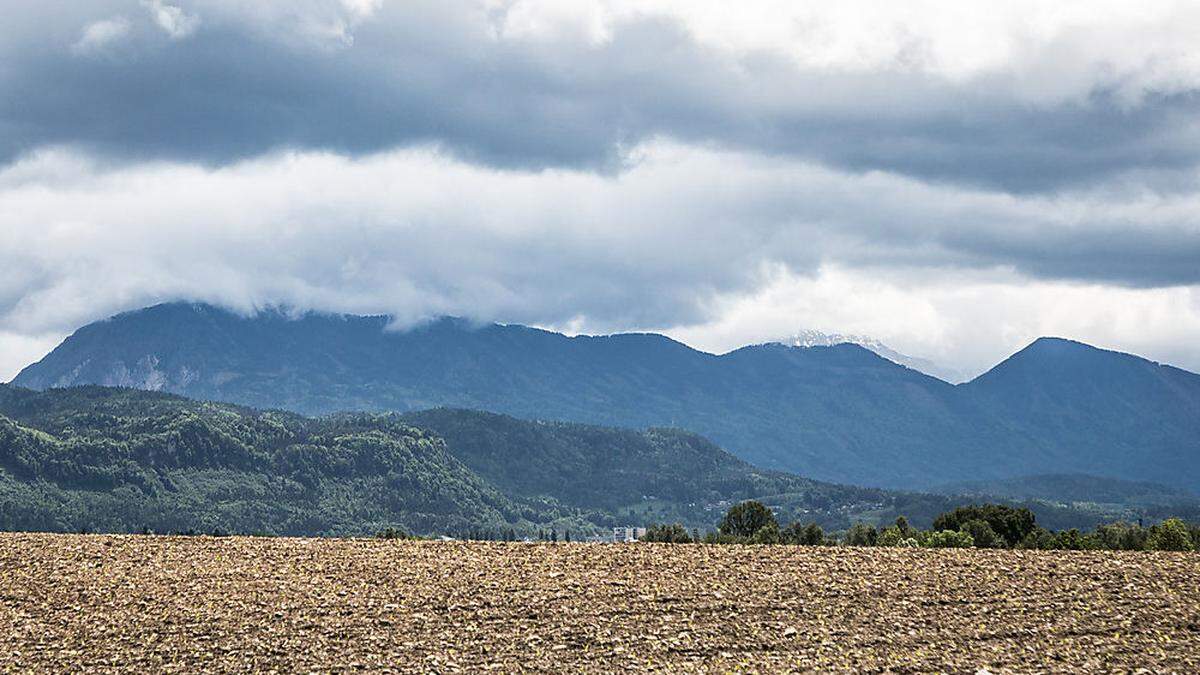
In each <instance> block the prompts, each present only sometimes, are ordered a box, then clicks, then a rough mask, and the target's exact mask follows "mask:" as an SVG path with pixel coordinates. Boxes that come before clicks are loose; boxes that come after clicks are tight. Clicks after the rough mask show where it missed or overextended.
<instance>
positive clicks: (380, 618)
mask: <svg viewBox="0 0 1200 675" xmlns="http://www.w3.org/2000/svg"><path fill="white" fill-rule="evenodd" d="M0 668H3V669H6V670H12V671H25V670H29V669H35V670H56V671H60V670H70V671H77V670H80V669H85V670H104V669H111V670H126V671H128V670H135V671H146V670H154V671H158V670H169V671H195V670H197V669H204V670H235V669H236V670H247V669H249V670H256V671H257V670H269V669H278V670H287V671H293V670H306V671H307V670H313V669H317V670H330V669H335V670H340V669H358V668H362V669H371V670H378V669H386V668H390V669H395V670H405V671H410V670H416V671H440V672H446V671H455V670H471V671H475V670H480V669H484V668H490V669H497V670H499V671H512V670H547V671H548V670H553V671H562V670H568V671H579V670H622V671H624V670H631V669H671V670H708V671H722V672H724V671H730V670H734V671H742V670H790V669H797V670H821V671H828V670H886V669H890V670H896V671H930V670H932V671H953V672H976V671H977V670H979V669H984V668H986V669H987V670H990V671H992V672H1004V671H1016V672H1030V671H1055V672H1062V671H1081V670H1098V671H1109V670H1114V669H1129V670H1135V669H1138V668H1147V669H1150V670H1151V671H1155V672H1169V671H1178V672H1190V673H1195V672H1200V554H1170V553H1111V552H1102V553H1090V552H1089V553H1071V552H1018V551H974V550H968V551H954V550H937V551H934V550H911V549H849V548H801V547H788V546H774V547H742V546H721V547H718V546H692V545H686V546H668V545H650V544H628V545H603V544H558V545H550V544H545V545H533V544H486V543H438V542H398V541H378V540H319V539H267V538H263V539H257V538H243V537H232V538H211V537H153V536H91V535H24V534H6V535H0Z"/></svg>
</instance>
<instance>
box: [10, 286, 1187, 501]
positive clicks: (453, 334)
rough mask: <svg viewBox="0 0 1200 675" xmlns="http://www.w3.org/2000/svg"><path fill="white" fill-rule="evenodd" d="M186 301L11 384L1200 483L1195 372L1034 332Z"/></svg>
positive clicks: (823, 465)
mask: <svg viewBox="0 0 1200 675" xmlns="http://www.w3.org/2000/svg"><path fill="white" fill-rule="evenodd" d="M387 323H388V322H387V319H385V318H381V317H346V316H326V315H314V314H307V315H303V316H300V317H289V316H285V315H283V314H281V313H278V312H264V313H261V314H259V315H256V316H254V317H243V316H239V315H236V314H233V313H230V312H228V311H225V310H221V309H218V308H214V307H210V306H206V305H189V304H171V305H161V306H158V307H153V308H149V309H146V310H142V311H139V312H132V313H127V314H122V315H119V316H117V317H114V318H113V319H110V320H107V321H102V322H98V323H95V324H92V325H89V326H86V327H84V328H81V329H80V330H79V331H78V332H76V333H75V334H74V335H72V336H71V337H70V338H68V339H67V340H66V341H65V342H64V343H63V344H62V345H61V346H60V347H58V348H57V349H55V350H54V351H53V352H52V353H50V354H49V355H48V356H47V357H46V358H45V359H43V360H42V361H41V362H39V363H37V364H34V365H32V366H30V367H29V368H27V369H25V370H24V371H23V372H22V373H21V374H20V375H19V376H18V378H17V379H16V380H15V382H16V383H18V384H21V385H23V386H29V387H33V388H39V389H40V388H46V387H54V386H64V385H74V384H85V383H96V384H109V385H128V386H134V387H140V388H145V389H159V390H164V391H172V392H176V393H181V394H185V395H187V396H190V397H194V398H202V399H212V400H222V401H230V402H235V403H241V404H246V405H253V406H256V407H261V408H284V409H288V410H293V411H296V412H301V413H305V414H324V413H329V412H333V411H338V410H375V411H379V410H394V411H401V412H407V411H414V410H422V409H427V408H433V407H439V406H449V407H458V408H473V409H479V410H490V411H495V412H500V413H505V414H509V415H514V416H516V417H520V418H536V419H551V420H564V421H574V422H582V423H589V424H599V425H608V426H621V427H632V428H646V427H671V428H684V429H688V430H689V431H693V432H696V433H699V434H701V435H703V436H705V437H707V438H711V439H712V440H713V441H714V442H715V443H717V444H719V445H720V446H721V447H723V448H726V449H728V450H730V451H731V452H733V453H735V454H736V455H737V456H739V457H741V458H742V459H745V460H747V461H749V462H751V463H753V464H755V465H757V466H760V467H764V468H770V469H778V470H785V471H790V472H793V473H797V474H801V475H804V476H809V477H812V478H816V479H821V480H827V481H833V482H840V483H855V484H860V485H877V486H886V487H896V488H903V489H920V488H926V487H930V486H935V485H939V484H943V483H946V482H952V481H964V480H991V479H1003V478H1011V477H1015V476H1020V475H1027V474H1033V473H1089V474H1095V475H1102V476H1108V477H1113V478H1121V479H1130V480H1151V481H1157V482H1162V483H1166V484H1169V485H1173V486H1177V487H1185V488H1189V489H1193V490H1195V489H1200V408H1198V407H1197V401H1198V400H1200V376H1197V375H1194V374H1191V373H1186V372H1184V371H1180V370H1177V369H1172V368H1168V367H1165V366H1159V365H1157V364H1152V363H1150V362H1148V361H1145V360H1144V359H1139V358H1137V357H1133V356H1129V355H1123V354H1114V353H1112V352H1103V351H1102V350H1095V349H1092V348H1089V347H1086V346H1083V345H1077V346H1076V345H1073V344H1072V345H1067V346H1068V347H1069V348H1067V349H1059V348H1058V347H1061V346H1062V345H1061V344H1060V343H1062V342H1063V341H1039V342H1038V343H1035V345H1033V346H1031V347H1030V348H1029V349H1027V350H1024V351H1023V352H1021V353H1019V354H1017V355H1014V356H1013V357H1012V358H1011V359H1009V360H1008V361H1006V362H1005V363H1004V364H1001V365H1000V366H998V367H997V368H996V369H994V370H993V371H992V372H990V373H988V374H987V375H985V376H983V377H981V378H979V379H977V380H976V381H974V382H971V383H969V384H966V385H959V386H953V385H950V384H947V383H945V382H942V381H940V380H937V379H935V378H931V377H927V376H925V375H922V374H920V373H918V372H916V371H913V370H910V369H907V368H904V367H902V366H898V365H896V364H895V363H892V362H890V361H887V360H886V359H883V358H880V357H879V356H877V355H875V354H873V353H871V352H869V351H867V350H866V349H863V348H861V347H858V346H855V345H836V346H832V347H811V348H795V347H786V346H783V345H758V346H753V347H746V348H743V349H739V350H736V351H734V352H731V353H728V354H723V355H719V356H718V355H713V354H707V353H703V352H699V351H696V350H693V349H690V348H689V347H687V346H685V345H682V344H680V343H678V342H675V341H673V340H670V339H668V338H665V337H663V336H659V335H650V334H630V335H613V336H605V337H588V336H579V337H567V336H564V335H560V334H556V333H552V332H548V331H543V330H537V329H532V328H527V327H522V326H501V325H485V326H475V325H471V324H468V323H466V322H463V321H459V320H453V319H444V320H440V321H436V322H433V323H430V324H427V325H423V326H419V327H417V328H414V329H411V330H404V331H398V330H389V329H388V328H387Z"/></svg>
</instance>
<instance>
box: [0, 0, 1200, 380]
mask: <svg viewBox="0 0 1200 675" xmlns="http://www.w3.org/2000/svg"><path fill="white" fill-rule="evenodd" d="M733 7H736V8H737V9H736V11H735V10H732V9H730V8H733ZM0 8H2V9H3V12H2V14H3V16H4V21H3V22H0V380H7V379H9V378H11V377H12V376H13V375H15V374H16V372H17V371H18V370H19V369H20V368H21V367H23V366H24V365H26V364H28V363H29V362H31V361H33V360H36V359H38V358H40V357H41V356H42V355H43V354H44V353H45V352H46V351H48V350H49V349H50V348H52V347H53V346H54V345H55V344H57V342H58V341H60V340H61V339H62V338H63V337H64V336H65V335H66V334H68V333H70V332H71V331H72V330H73V329H74V328H76V327H78V326H79V325H82V324H84V323H87V322H89V321H93V320H96V319H100V318H103V317H106V316H108V315H111V314H113V313H115V312H118V311H122V310H127V309H134V308H137V307H141V306H145V305H148V304H153V303H156V302H161V301H167V300H177V299H186V300H201V301H209V302H214V303H220V304H224V305H226V306H229V307H232V308H234V309H238V310H241V311H247V312H250V311H253V310H254V309H255V308H257V307H263V306H268V305H286V306H290V307H295V308H302V309H316V310H323V311H337V312H354V313H389V314H392V315H394V316H395V317H397V322H398V324H399V325H404V324H407V323H411V322H413V321H418V320H421V319H422V318H426V317H430V316H435V315H441V314H454V315H460V316H469V317H474V318H478V319H483V320H497V321H503V322H519V323H530V324H536V325H541V326H546V327H551V328H557V329H561V330H567V331H572V332H612V331H621V330H657V331H665V332H667V333H669V334H671V335H673V336H675V337H677V338H679V339H682V340H684V341H685V342H687V343H689V344H692V345H694V346H696V347H699V348H703V349H707V350H710V351H723V350H727V349H730V348H733V347H736V346H738V345H741V344H745V343H750V342H759V341H764V340H768V339H772V338H777V337H781V336H784V335H787V334H789V333H792V332H795V331H797V330H799V329H801V328H810V329H818V330H824V331H827V332H843V333H861V334H867V335H871V336H874V337H876V338H879V339H881V340H883V341H884V342H886V343H888V344H889V345H891V346H892V347H894V348H895V349H898V350H900V351H902V352H905V353H909V354H911V355H914V356H921V357H927V358H931V359H934V360H935V361H938V362H940V363H943V364H945V365H947V366H950V367H952V368H957V369H961V370H964V371H967V372H970V373H975V372H979V371H981V370H983V369H985V368H987V367H989V366H991V365H993V364H994V363H995V362H996V361H998V360H1000V359H1002V358H1004V357H1005V356H1007V355H1008V354H1009V353H1011V352H1012V351H1015V350H1016V349H1019V348H1020V347H1022V346H1024V345H1025V344H1026V343H1028V342H1029V341H1031V340H1032V339H1034V338H1036V337H1038V336H1040V335H1059V336H1065V337H1072V338H1076V339H1080V340H1083V341H1085V342H1090V343H1093V344H1097V345H1099V346H1104V347H1108V348H1115V349H1121V350H1124V351H1132V352H1135V353H1139V354H1142V355H1144V356H1147V357H1149V358H1153V359H1156V360H1160V361H1166V362H1170V363H1174V364H1177V365H1180V366H1183V367H1185V368H1189V369H1191V370H1195V371H1200V115H1198V114H1197V113H1200V48H1198V47H1197V46H1196V45H1197V39H1196V30H1195V28H1196V26H1200V3H1195V2H1193V1H1189V2H1154V1H1153V0H1144V1H1143V2H1140V3H1129V2H1112V3H1109V2H1099V1H1097V0H1088V1H1086V2H1065V1H1064V2H1054V3H1048V2H1007V3H1002V4H1000V3H995V2H968V1H962V0H960V1H957V2H936V3H935V2H904V3H896V2H886V1H881V2H861V1H857V2H856V1H851V0H840V1H839V2H837V3H827V2H823V3H801V2H792V1H779V2H768V1H764V2H749V1H744V2H739V3H728V2H715V1H714V2H698V1H696V0H686V1H684V0H637V1H634V0H630V1H628V2H626V1H622V0H612V1H610V2H603V1H593V2H573V1H570V0H544V1H541V0H539V1H525V0H434V1H430V2H424V1H422V0H405V1H403V2H398V1H397V2H387V1H386V0H256V1H255V2H244V1H242V0H195V1H192V2H182V1H179V2H167V1H166V0H143V1H140V2H139V1H137V0H130V1H119V0H112V1H107V0H69V1H68V0H47V1H43V2H38V3H30V2H24V1H21V0H0Z"/></svg>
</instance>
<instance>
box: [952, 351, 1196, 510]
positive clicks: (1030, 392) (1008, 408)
mask: <svg viewBox="0 0 1200 675" xmlns="http://www.w3.org/2000/svg"><path fill="white" fill-rule="evenodd" d="M963 389H964V392H965V393H967V394H970V395H972V396H974V397H975V398H976V400H978V401H979V402H980V404H981V405H982V406H984V407H986V408H987V409H989V410H991V411H993V412H994V414H995V415H996V416H997V417H998V418H999V419H1002V420H1004V421H1005V423H1006V424H1007V425H1008V429H1007V431H1008V432H1009V434H1010V440H1009V443H1010V444H1012V445H1016V446H1018V447H1021V448H1022V449H1023V452H1024V454H1026V455H1027V456H1030V457H1031V458H1032V459H1033V460H1034V461H1036V464H1034V465H1031V466H1030V467H1029V468H1030V469H1031V470H1033V471H1035V472H1038V473H1041V471H1038V470H1037V469H1041V468H1042V467H1055V468H1054V469H1053V470H1052V471H1050V472H1054V473H1057V472H1066V473H1092V474H1100V475H1104V476H1108V477H1114V478H1122V479H1127V480H1141V481H1152V482H1158V483H1165V484H1168V485H1173V486H1177V487H1185V488H1188V489H1190V490H1192V491H1196V490H1197V488H1198V487H1200V480H1197V478H1196V476H1197V473H1200V375H1196V374H1195V373H1190V372H1187V371H1185V370H1181V369H1179V368H1174V367H1172V366H1166V365H1161V364H1158V363H1154V362H1152V361H1148V360H1146V359H1143V358H1139V357H1137V356H1133V355H1130V354H1122V353H1120V352H1113V351H1107V350H1103V349H1097V348H1095V347H1091V346H1089V345H1085V344H1083V343H1080V342H1075V341H1072V340H1064V339H1061V338H1040V339H1038V340H1036V341H1035V342H1033V343H1032V344H1030V345H1029V346H1028V347H1026V348H1025V349H1022V350H1021V351H1019V352H1017V353H1016V354H1014V355H1013V356H1011V357H1009V358H1008V359H1006V360H1005V361H1004V362H1002V363H1000V364H999V365H997V366H996V367H995V368H993V369H991V370H990V371H988V372H986V373H984V374H983V375H981V376H979V377H978V378H976V379H975V380H973V381H971V382H969V383H967V384H966V385H963ZM1025 473H1030V471H1026V472H1025Z"/></svg>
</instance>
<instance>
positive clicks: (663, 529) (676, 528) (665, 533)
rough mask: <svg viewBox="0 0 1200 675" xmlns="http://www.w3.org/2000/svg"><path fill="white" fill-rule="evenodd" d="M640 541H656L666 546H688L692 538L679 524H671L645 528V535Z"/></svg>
mask: <svg viewBox="0 0 1200 675" xmlns="http://www.w3.org/2000/svg"><path fill="white" fill-rule="evenodd" d="M642 541H657V542H664V543H667V544H690V543H692V536H691V535H690V534H688V531H687V528H685V527H684V526H683V525H681V524H679V523H671V524H670V525H667V524H663V525H651V526H650V527H647V528H646V534H644V535H642Z"/></svg>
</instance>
